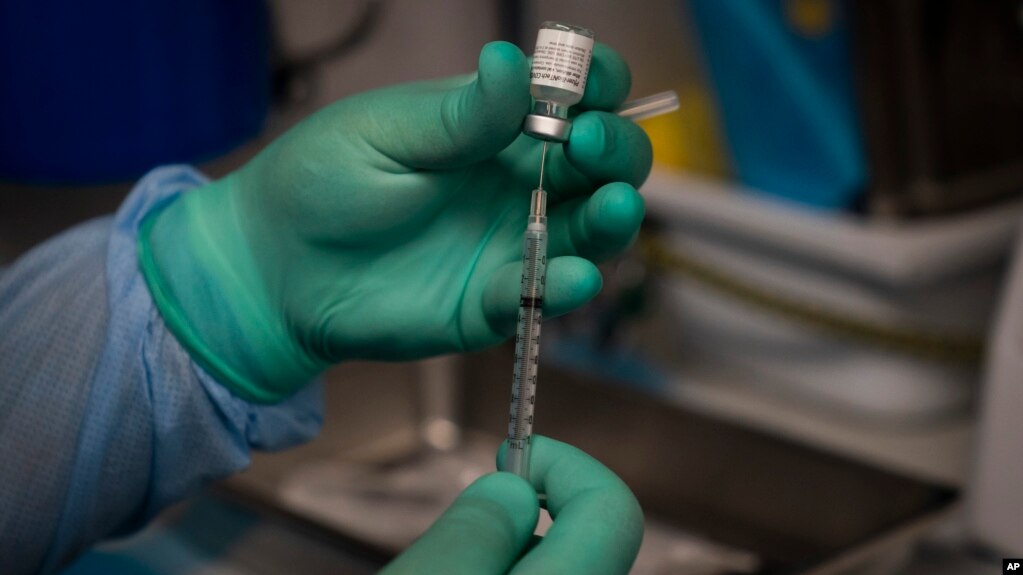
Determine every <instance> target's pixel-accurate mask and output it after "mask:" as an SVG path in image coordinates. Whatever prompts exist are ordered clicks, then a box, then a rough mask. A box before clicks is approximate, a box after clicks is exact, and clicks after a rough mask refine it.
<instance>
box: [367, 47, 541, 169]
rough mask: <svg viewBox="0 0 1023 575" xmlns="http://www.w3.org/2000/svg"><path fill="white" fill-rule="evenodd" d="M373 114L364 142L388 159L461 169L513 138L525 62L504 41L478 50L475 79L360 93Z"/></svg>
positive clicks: (522, 112)
mask: <svg viewBox="0 0 1023 575" xmlns="http://www.w3.org/2000/svg"><path fill="white" fill-rule="evenodd" d="M364 97H366V98H368V100H367V101H366V102H365V105H366V106H367V107H369V108H370V109H369V110H368V112H369V113H370V114H371V115H372V117H373V120H374V122H373V128H374V129H373V130H370V131H369V132H370V133H367V134H366V138H367V140H368V141H369V142H370V143H371V144H373V145H374V147H376V148H377V149H378V150H380V151H381V152H383V153H384V154H385V155H387V156H388V157H390V158H391V159H393V160H396V161H398V162H400V163H402V164H404V165H406V166H409V167H412V168H422V169H442V168H454V167H460V166H466V165H469V164H473V163H476V162H478V161H480V160H483V159H485V158H488V157H490V156H493V155H494V154H496V153H498V152H500V151H501V150H503V149H504V148H505V147H507V146H508V145H509V144H511V142H512V141H513V140H514V139H515V138H516V137H517V136H518V134H519V132H520V131H521V128H522V120H523V118H525V116H526V114H527V113H528V112H529V105H530V101H531V100H530V96H529V65H528V62H527V60H526V57H525V56H524V55H523V54H522V51H521V50H519V49H518V47H516V46H515V45H513V44H510V43H508V42H491V43H489V44H487V45H486V46H484V47H483V50H482V51H481V52H480V58H479V71H478V72H477V74H476V75H475V76H470V77H469V81H466V78H465V77H462V78H456V79H449V80H442V81H439V82H437V81H435V82H421V83H415V84H406V85H402V86H397V87H395V88H391V89H385V90H381V91H374V92H369V93H367V94H364Z"/></svg>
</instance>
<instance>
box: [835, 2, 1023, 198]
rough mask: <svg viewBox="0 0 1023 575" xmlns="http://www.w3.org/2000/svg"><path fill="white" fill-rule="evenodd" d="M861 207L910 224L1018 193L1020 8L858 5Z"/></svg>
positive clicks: (1022, 98) (1022, 105) (1022, 178)
mask: <svg viewBox="0 0 1023 575" xmlns="http://www.w3.org/2000/svg"><path fill="white" fill-rule="evenodd" d="M848 6H849V8H850V9H851V10H852V17H853V22H854V28H855V29H856V35H855V41H854V42H853V50H854V54H855V57H856V59H857V67H858V70H859V72H860V74H859V76H860V86H859V88H860V100H861V108H862V110H861V112H862V113H861V116H862V118H863V127H864V132H865V140H866V144H867V146H866V148H867V157H868V161H869V164H870V170H869V178H870V179H869V183H868V192H867V196H866V206H865V207H866V208H867V210H868V211H869V212H871V213H877V214H881V215H896V216H911V215H925V214H931V213H938V212H952V211H959V210H964V209H969V208H973V207H978V206H981V205H984V204H987V203H991V202H994V201H996V200H998V199H1000V198H1004V197H1006V196H1008V195H1011V194H1018V193H1019V192H1020V191H1021V190H1023V3H1021V2H1019V1H1018V0H985V1H983V2H976V1H974V0H897V1H891V0H859V1H854V2H849V3H848Z"/></svg>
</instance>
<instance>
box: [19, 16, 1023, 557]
mask: <svg viewBox="0 0 1023 575" xmlns="http://www.w3.org/2000/svg"><path fill="white" fill-rule="evenodd" d="M545 20H559V21H563V22H568V23H572V24H576V25H580V26H584V27H587V28H589V29H591V30H593V31H594V32H595V34H596V37H597V39H598V40H599V41H602V42H605V43H607V44H609V45H611V46H613V47H614V48H616V49H617V50H619V51H620V52H621V53H622V54H623V55H624V56H625V58H626V60H627V61H628V62H629V64H630V66H631V67H632V72H633V88H632V94H631V97H641V96H645V95H648V94H651V93H654V92H659V91H662V90H669V89H670V90H675V91H677V92H678V94H679V96H680V99H681V108H680V110H679V111H677V112H675V113H673V114H670V115H666V116H661V117H658V118H654V119H650V120H646V121H644V122H643V124H642V125H643V127H644V128H645V129H646V130H647V132H648V133H649V135H650V137H651V139H652V141H653V143H654V150H655V168H654V172H653V174H652V175H651V177H650V179H649V181H648V182H647V184H646V185H645V186H644V187H643V189H642V190H641V191H642V193H643V194H644V196H645V197H646V199H647V208H648V219H647V222H646V223H645V225H644V231H643V234H642V235H641V237H640V239H639V240H638V241H637V244H636V246H635V248H634V249H632V250H631V251H630V252H629V253H628V254H626V255H625V256H623V257H621V258H619V259H618V260H616V261H613V262H609V263H607V264H605V265H604V266H603V268H602V270H603V272H604V276H605V289H604V291H603V293H602V294H601V295H600V296H599V297H598V298H597V299H596V300H595V301H594V302H592V303H591V304H589V305H588V306H587V307H586V308H585V309H583V310H580V311H578V312H575V313H574V314H571V315H570V316H567V317H565V318H560V319H558V320H554V321H551V322H549V323H547V324H546V326H545V335H544V343H543V345H544V348H543V352H542V355H543V357H544V363H545V367H544V369H543V370H542V375H541V378H540V379H541V381H542V383H541V384H540V390H539V399H540V401H539V405H538V408H537V409H538V419H537V424H536V428H535V431H536V432H537V433H541V434H544V435H550V436H553V437H556V438H559V439H562V440H565V441H568V442H570V443H573V444H575V445H578V446H579V447H581V448H583V449H585V450H587V451H588V452H590V453H591V454H593V455H594V456H596V457H597V458H598V459H601V460H602V461H603V462H605V463H606V464H607V465H608V466H610V467H611V468H612V469H614V470H615V471H616V472H617V473H619V475H621V476H622V477H623V478H624V479H625V480H626V482H627V483H628V484H629V485H630V486H631V487H632V488H633V489H634V491H635V492H636V494H637V496H638V497H639V498H640V501H641V502H642V503H643V505H644V509H645V510H646V512H647V516H648V526H647V536H646V539H645V541H644V546H643V549H642V551H641V554H640V558H639V560H638V561H637V564H636V566H635V568H634V573H640V574H661V573H687V574H716V573H857V574H859V573H871V574H873V573H892V574H895V573H902V574H916V573H967V574H969V573H991V572H995V571H994V569H997V568H998V567H997V566H998V565H1000V564H1001V558H1002V557H1010V556H1020V555H1023V528H1021V527H1023V524H1021V523H1020V517H1023V492H1021V489H1020V488H1019V485H1023V444H1021V443H1020V441H1019V438H1020V437H1021V432H1023V426H1021V424H1020V423H1019V421H1020V419H1019V415H1018V414H1021V413H1023V264H1021V263H1019V262H1017V261H1016V260H1017V259H1020V258H1023V248H1021V247H1019V246H1018V243H1019V241H1018V224H1019V222H1020V220H1021V217H1023V213H1021V210H1023V199H1021V196H1020V192H1021V191H1023V2H1020V1H1019V0H990V1H986V2H973V1H971V0H932V1H928V2H924V0H863V1H859V2H853V1H851V0H846V1H842V0H649V1H646V2H642V3H624V2H613V1H611V0H589V1H585V2H583V1H581V0H578V1H569V0H564V1H548V2H539V1H537V0H491V1H478V0H436V1H432V2H416V1H413V0H361V1H359V0H350V1H344V2H343V1H340V0H287V1H285V0H268V1H266V2H260V1H256V0H247V1H243V0H234V1H229V0H217V1H209V0H175V1H173V2H171V1H167V0H160V1H151V2H139V1H132V0H94V1H92V2H74V1H71V0H54V1H51V2H23V1H15V0H5V1H0V86H2V89H0V262H5V263H9V262H10V261H13V260H14V259H15V258H17V257H18V256H19V255H20V254H21V253H23V252H24V251H26V250H28V249H30V248H31V247H32V246H34V245H36V244H38V243H40V242H42V241H44V240H45V239H46V238H48V237H50V236H52V235H53V234H56V233H58V232H60V231H61V230H63V229H65V228H67V227H69V226H72V225H74V224H75V223H77V222H80V221H83V220H85V219H88V218H91V217H95V216H99V215H103V214H108V213H111V212H112V211H114V210H115V209H116V207H117V205H118V204H119V203H120V201H121V199H122V198H123V197H124V195H125V194H126V193H127V192H128V190H129V189H130V188H131V186H132V183H133V182H134V181H135V180H136V179H138V178H139V177H140V176H141V175H142V174H144V173H145V172H146V171H148V170H149V169H151V168H153V167H155V166H158V165H161V164H167V163H176V162H186V163H192V164H196V165H198V166H200V167H201V169H202V170H204V171H205V172H206V173H207V174H209V175H211V176H213V177H216V176H220V175H223V174H226V173H227V172H229V171H230V170H232V169H234V168H236V167H237V166H239V165H241V164H243V163H244V162H245V161H246V160H247V159H248V158H250V157H251V156H252V155H253V154H255V153H256V152H257V151H258V150H259V149H261V148H262V147H263V146H265V145H266V144H267V143H268V142H270V141H271V140H273V139H274V138H275V137H276V136H277V135H279V134H281V133H282V132H283V131H285V130H287V129H288V128H289V127H290V126H292V125H293V124H295V123H296V122H298V121H299V120H301V119H302V118H303V117H305V116H306V115H308V114H309V113H311V112H313V111H315V110H316V109H318V108H320V107H322V106H324V105H327V104H329V103H330V102H332V101H334V100H336V99H338V98H343V97H345V96H347V95H350V94H354V93H357V92H361V91H364V90H368V89H372V88H375V87H379V86H384V85H388V84H393V83H398V82H407V81H413V80H420V79H427V78H436V77H441V76H447V75H452V74H460V73H465V72H470V71H472V70H473V69H474V68H475V64H476V59H477V56H478V54H479V50H480V47H481V46H482V45H483V44H485V43H486V42H489V41H492V40H498V39H500V40H507V41H510V42H513V43H515V44H517V45H519V46H520V47H521V48H522V49H523V50H524V51H526V52H527V54H528V53H530V52H531V51H532V44H533V42H534V41H535V35H536V30H537V29H538V27H539V25H540V23H541V22H543V21H545ZM523 198H524V201H525V196H524V197H523ZM511 367H512V350H511V349H510V348H509V347H507V346H502V347H499V348H497V349H494V350H490V351H487V352H484V353H480V354H475V355H470V356H462V357H446V358H438V359H435V360H430V361H426V362H417V363H408V364H370V363H353V364H346V365H343V366H340V367H338V368H336V369H335V370H333V371H331V372H330V373H329V374H328V376H327V378H328V380H329V385H328V386H327V396H328V413H327V421H326V424H325V428H324V431H323V433H322V435H321V437H320V438H319V439H317V440H316V441H314V442H312V443H311V444H309V445H306V446H303V447H301V448H298V449H295V450H291V451H288V452H285V453H279V454H259V455H257V456H256V460H255V463H254V465H253V467H252V469H251V470H249V471H247V472H246V473H243V474H241V475H240V476H237V477H234V478H231V479H229V480H227V481H226V482H224V483H222V484H220V485H218V486H216V487H215V488H214V489H212V490H211V491H210V492H209V493H207V494H204V495H203V496H202V497H199V498H197V499H196V500H194V501H189V502H186V503H185V504H183V505H181V506H179V507H177V508H175V509H173V510H171V511H170V512H168V513H167V514H166V515H165V516H164V517H163V518H162V519H161V520H160V521H159V522H157V524H155V525H154V526H152V527H150V528H149V529H147V530H146V531H144V532H143V533H141V534H140V535H138V536H135V537H134V538H131V539H128V540H125V541H118V542H112V543H110V544H107V545H105V546H104V547H102V548H101V549H100V550H98V551H96V552H93V553H92V554H90V555H88V556H86V557H85V558H83V559H82V560H81V561H80V562H79V563H77V564H76V565H75V566H73V567H72V568H71V569H70V570H69V572H75V573H87V572H104V573H111V572H113V573H116V572H124V573H232V574H233V573H246V574H248V573H279V572H282V571H284V572H296V571H298V572H304V573H320V572H323V573H327V572H330V573H370V572H373V571H375V570H376V569H377V568H379V566H380V565H381V564H382V563H383V562H385V561H386V560H387V559H388V558H389V557H391V556H393V554H395V553H396V552H399V551H400V550H401V549H402V548H403V547H404V546H407V545H408V543H409V542H410V541H412V540H413V539H414V538H415V536H416V535H418V533H420V532H421V531H422V529H423V528H424V527H425V526H426V525H428V524H429V523H430V521H432V519H433V518H435V517H436V516H437V515H438V514H439V513H440V512H441V511H442V510H443V508H444V507H445V506H446V505H447V504H448V503H449V502H450V501H451V499H453V497H454V496H455V494H457V492H458V491H459V490H460V489H462V488H463V487H464V486H466V485H467V484H468V483H469V482H471V481H472V479H473V478H475V477H476V476H478V475H479V474H482V473H484V472H487V471H489V470H492V468H493V463H492V459H493V453H494V449H495V448H496V446H497V445H498V443H499V442H500V440H501V438H502V437H503V435H504V433H505V429H506V427H507V405H506V400H507V387H508V383H510V379H511V378H510V371H511Z"/></svg>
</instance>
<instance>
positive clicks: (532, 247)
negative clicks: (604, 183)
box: [503, 217, 547, 480]
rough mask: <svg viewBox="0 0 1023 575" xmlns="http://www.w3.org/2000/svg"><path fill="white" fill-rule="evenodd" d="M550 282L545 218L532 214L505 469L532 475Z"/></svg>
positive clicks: (525, 242) (524, 256)
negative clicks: (542, 330)
mask: <svg viewBox="0 0 1023 575" xmlns="http://www.w3.org/2000/svg"><path fill="white" fill-rule="evenodd" d="M546 283H547V226H546V218H545V217H538V220H537V221H534V220H533V218H530V222H529V225H528V226H527V228H526V233H525V237H524V240H523V246H522V284H521V289H520V291H519V321H518V329H517V331H516V333H515V370H514V373H513V375H512V398H511V409H510V411H509V422H508V451H507V453H506V454H505V458H504V466H503V470H504V471H510V472H512V473H515V474H517V475H519V476H521V477H523V478H526V479H527V480H528V479H529V450H530V444H531V441H532V436H533V408H534V406H535V403H536V380H537V371H538V368H539V357H540V326H541V324H542V321H543V298H544V293H545V287H546Z"/></svg>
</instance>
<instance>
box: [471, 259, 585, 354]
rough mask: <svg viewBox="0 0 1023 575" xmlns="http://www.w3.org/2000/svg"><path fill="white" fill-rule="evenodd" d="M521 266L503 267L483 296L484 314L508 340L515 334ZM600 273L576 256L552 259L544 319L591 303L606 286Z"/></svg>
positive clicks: (493, 326) (547, 282)
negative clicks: (508, 337) (603, 286)
mask: <svg viewBox="0 0 1023 575" xmlns="http://www.w3.org/2000/svg"><path fill="white" fill-rule="evenodd" d="M521 280H522V262H512V263H509V264H506V265H504V266H502V267H500V268H499V269H498V270H497V271H496V272H494V274H493V275H492V276H491V278H490V280H489V281H488V282H487V287H486V289H485V290H484V292H483V313H484V314H485V316H486V318H487V323H488V324H489V325H490V327H491V329H493V330H494V332H496V333H498V334H501V335H503V336H509V335H511V334H512V333H513V332H514V331H515V323H516V321H517V320H518V313H519V295H520V294H519V292H520V289H521V287H520V286H521ZM603 283H604V280H603V279H602V278H601V275H600V270H598V269H597V266H595V265H593V263H591V262H589V261H587V260H585V259H582V258H578V257H574V256H564V257H557V258H552V259H550V260H549V261H548V263H547V280H546V283H545V287H546V289H545V293H544V299H543V316H544V317H545V318H550V317H557V316H559V315H564V314H566V313H568V312H570V311H572V310H574V309H576V308H578V307H580V306H582V305H583V304H584V303H586V302H588V301H590V300H591V299H592V298H593V296H595V295H597V293H598V292H599V291H600V288H601V286H602V285H603Z"/></svg>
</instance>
